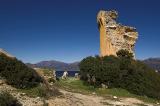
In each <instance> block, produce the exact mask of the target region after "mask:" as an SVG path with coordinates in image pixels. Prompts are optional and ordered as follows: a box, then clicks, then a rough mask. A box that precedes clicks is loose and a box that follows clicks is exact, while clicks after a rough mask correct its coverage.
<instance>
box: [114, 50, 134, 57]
mask: <svg viewBox="0 0 160 106" xmlns="http://www.w3.org/2000/svg"><path fill="white" fill-rule="evenodd" d="M116 54H117V56H118V57H119V58H127V59H133V57H134V56H133V53H130V52H129V51H127V50H124V49H121V50H119V51H118V52H117V53H116Z"/></svg>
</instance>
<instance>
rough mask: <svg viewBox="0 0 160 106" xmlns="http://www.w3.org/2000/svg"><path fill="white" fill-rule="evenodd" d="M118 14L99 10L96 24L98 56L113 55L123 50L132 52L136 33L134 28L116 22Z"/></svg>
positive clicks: (136, 36)
mask: <svg viewBox="0 0 160 106" xmlns="http://www.w3.org/2000/svg"><path fill="white" fill-rule="evenodd" d="M117 17H118V13H117V12H116V11H114V10H112V11H103V10H101V11H100V12H99V13H98V15H97V23H98V28H99V31H100V55H101V56H106V55H115V56H116V52H117V51H119V50H121V49H125V50H128V51H129V52H131V53H133V55H134V56H135V52H134V47H135V43H136V40H137V38H138V32H136V28H134V27H129V26H124V25H121V24H120V23H117V22H116V19H117Z"/></svg>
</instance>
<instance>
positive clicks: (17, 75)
mask: <svg viewBox="0 0 160 106" xmlns="http://www.w3.org/2000/svg"><path fill="white" fill-rule="evenodd" d="M0 76H1V77H4V78H5V79H6V81H7V83H8V84H10V85H12V86H14V87H16V88H31V87H34V86H37V85H38V84H39V82H41V77H40V76H39V75H38V74H37V73H36V71H35V70H33V69H31V68H29V67H27V66H26V65H25V64H24V63H22V62H21V61H19V60H17V59H16V58H10V57H7V56H6V55H5V54H0Z"/></svg>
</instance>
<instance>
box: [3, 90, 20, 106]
mask: <svg viewBox="0 0 160 106" xmlns="http://www.w3.org/2000/svg"><path fill="white" fill-rule="evenodd" d="M0 106H22V104H21V103H19V102H18V100H17V99H16V98H14V97H13V96H12V95H10V94H9V93H7V92H1V93H0Z"/></svg>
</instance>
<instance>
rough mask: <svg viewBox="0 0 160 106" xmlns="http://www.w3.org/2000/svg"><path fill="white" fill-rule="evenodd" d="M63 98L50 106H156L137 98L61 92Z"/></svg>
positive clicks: (51, 102)
mask: <svg viewBox="0 0 160 106" xmlns="http://www.w3.org/2000/svg"><path fill="white" fill-rule="evenodd" d="M61 92H62V93H63V94H64V97H63V98H55V99H50V100H48V103H49V106H142V105H144V106H155V105H152V104H146V103H144V102H142V101H140V100H138V99H136V98H115V99H114V98H103V97H100V96H96V95H83V94H79V93H73V92H68V91H64V90H61ZM157 106H158V105H157Z"/></svg>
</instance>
